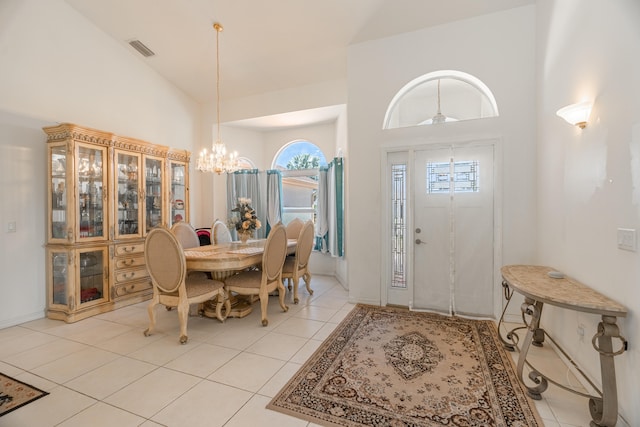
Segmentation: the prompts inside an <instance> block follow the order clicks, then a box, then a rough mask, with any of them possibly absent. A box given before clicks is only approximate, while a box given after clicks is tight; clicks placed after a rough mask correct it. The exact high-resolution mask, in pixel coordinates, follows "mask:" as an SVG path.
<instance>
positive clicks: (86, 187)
mask: <svg viewBox="0 0 640 427" xmlns="http://www.w3.org/2000/svg"><path fill="white" fill-rule="evenodd" d="M106 151H107V150H106V148H103V147H96V146H92V145H84V144H78V148H77V153H76V164H77V166H76V167H77V171H78V186H77V191H78V193H77V201H78V203H77V209H78V211H77V212H76V215H77V216H76V218H77V224H78V229H77V231H76V235H77V236H78V241H83V240H101V239H105V238H106V231H107V230H106V227H105V226H104V224H105V217H106V215H105V212H106V211H105V205H106V204H105V201H106V194H105V190H106V186H105V182H106V173H104V170H103V165H106V163H107V162H106V161H105V156H106Z"/></svg>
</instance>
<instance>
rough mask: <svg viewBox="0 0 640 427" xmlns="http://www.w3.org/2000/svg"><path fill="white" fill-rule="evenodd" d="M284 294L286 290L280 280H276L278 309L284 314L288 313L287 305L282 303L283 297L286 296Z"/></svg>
mask: <svg viewBox="0 0 640 427" xmlns="http://www.w3.org/2000/svg"><path fill="white" fill-rule="evenodd" d="M294 283H295V282H294ZM286 294H287V290H286V289H285V287H284V283H282V280H278V302H280V307H282V311H284V312H285V313H286V312H287V311H289V307H287V305H286V304H285V303H284V297H285V296H286ZM296 304H297V301H296Z"/></svg>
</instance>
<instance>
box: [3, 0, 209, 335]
mask: <svg viewBox="0 0 640 427" xmlns="http://www.w3.org/2000/svg"><path fill="white" fill-rule="evenodd" d="M136 55H138V54H137V53H135V52H133V51H131V50H129V49H127V48H126V47H125V46H124V43H123V44H120V43H118V42H116V41H114V40H113V39H111V38H109V37H108V36H106V35H105V34H104V33H102V32H101V31H100V30H99V29H98V28H97V27H95V26H94V25H93V24H92V23H90V22H88V21H87V20H85V19H84V18H83V17H81V16H80V15H79V14H78V13H77V12H76V11H75V10H74V9H72V8H71V7H70V6H69V5H67V4H66V3H65V2H64V1H61V0H47V1H41V0H2V2H0V64H2V65H1V66H0V94H1V95H0V162H1V165H0V166H1V167H0V200H2V203H1V208H0V234H1V235H2V239H0V258H1V259H0V268H1V271H2V279H0V295H2V298H0V328H2V327H4V326H8V325H12V324H17V323H20V322H23V321H25V320H29V319H34V318H38V317H42V316H43V315H44V308H45V273H44V270H45V261H44V243H45V242H44V239H45V235H46V232H45V217H46V209H45V202H46V183H47V178H46V176H45V175H46V170H47V167H46V160H45V157H46V145H45V140H46V138H45V134H44V132H42V130H41V128H42V126H45V125H52V124H55V123H56V122H71V123H76V124H78V125H81V126H88V127H92V128H96V129H101V130H105V131H109V132H113V133H115V134H117V135H122V136H129V137H133V138H139V139H142V140H146V141H150V142H153V143H157V144H163V145H168V146H171V147H176V148H183V149H187V150H191V151H192V150H193V149H194V148H193V147H194V146H198V145H199V144H197V141H198V137H199V129H200V106H199V105H198V104H196V103H195V102H193V101H191V100H190V99H189V98H188V97H187V96H185V95H184V93H182V92H181V91H179V90H177V89H176V88H175V87H174V86H172V85H170V84H168V83H167V82H166V81H165V80H163V79H162V78H161V77H160V76H158V75H157V74H156V73H155V72H153V71H151V70H150V69H149V68H148V67H147V66H146V65H145V63H144V61H143V60H142V59H139V58H138V57H137V56H136ZM192 164H193V162H192ZM191 173H192V175H193V171H192V172H191ZM191 187H192V190H193V191H194V192H195V194H197V193H198V191H199V189H198V180H197V179H195V180H192V185H191ZM192 202H193V195H192ZM11 221H16V225H17V232H16V233H6V230H7V223H8V222H11Z"/></svg>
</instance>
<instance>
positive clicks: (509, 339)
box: [498, 265, 627, 427]
mask: <svg viewBox="0 0 640 427" xmlns="http://www.w3.org/2000/svg"><path fill="white" fill-rule="evenodd" d="M501 273H502V279H503V282H502V286H503V288H504V291H505V298H506V299H507V304H506V305H505V308H504V310H503V312H502V316H500V321H499V322H498V329H499V330H500V324H501V323H502V321H503V318H504V313H505V312H506V309H507V306H508V305H509V302H510V301H511V297H512V296H513V292H514V291H515V292H518V293H519V294H522V295H523V296H524V303H523V304H522V305H521V310H522V319H523V322H524V324H525V325H526V326H524V327H516V328H514V329H512V330H511V331H509V332H508V333H507V336H506V339H505V338H503V337H502V334H500V339H501V340H502V342H503V344H504V346H505V347H506V348H507V349H508V350H510V351H513V350H515V349H516V347H517V345H518V341H519V339H518V335H517V334H516V330H518V329H525V328H526V329H527V334H526V336H525V338H524V341H523V342H522V348H520V355H519V356H518V365H517V373H518V378H519V379H520V381H521V382H522V384H523V385H524V386H525V387H526V389H527V393H528V394H529V396H530V397H531V398H533V399H537V400H539V399H541V393H542V392H544V391H545V390H546V389H547V387H548V382H551V383H553V384H555V385H556V386H558V387H561V388H563V389H565V390H567V391H570V392H572V393H576V394H579V395H581V396H584V397H587V398H588V399H589V411H590V413H591V418H592V421H591V426H592V427H595V426H607V427H612V426H615V424H616V422H617V419H618V395H617V387H616V373H615V364H614V360H613V358H614V356H617V355H619V354H622V353H623V352H624V351H625V350H626V348H627V341H626V340H625V338H624V337H623V336H622V335H620V333H619V329H618V325H617V324H616V319H617V318H618V317H625V316H626V315H627V310H626V308H625V307H624V306H622V305H621V304H619V303H617V302H616V301H613V300H611V299H609V298H607V297H606V296H604V295H602V294H600V293H599V292H596V291H595V290H593V289H591V288H589V287H588V286H586V285H583V284H582V283H579V282H577V281H576V280H573V279H571V278H568V277H562V276H563V275H561V274H560V275H558V274H555V273H557V272H555V271H554V269H552V268H549V267H544V266H533V265H507V266H504V267H502V269H501ZM549 273H551V275H550V274H549ZM554 274H555V275H556V276H561V277H551V276H553V275H554ZM544 304H551V305H554V306H557V307H563V308H567V309H570V310H576V311H581V312H585V313H593V314H599V315H601V316H602V321H601V322H600V323H599V324H598V330H597V332H596V334H595V335H594V336H593V339H592V340H591V343H592V345H593V348H595V350H596V351H597V352H598V353H600V373H601V377H602V391H600V390H599V389H598V387H596V386H595V385H594V384H593V383H592V382H591V381H589V379H588V378H587V377H586V376H585V375H584V373H583V372H582V371H581V370H580V369H579V368H578V367H577V366H576V368H578V372H579V373H580V374H582V375H583V376H584V378H585V379H586V380H587V381H589V383H590V384H591V385H592V386H593V388H594V389H595V390H596V391H597V393H598V396H592V395H590V394H585V393H583V392H581V391H578V390H574V389H572V388H570V387H566V386H564V385H562V384H559V383H558V382H556V381H553V380H552V379H551V378H549V377H546V376H545V375H543V374H542V373H540V372H539V371H537V370H536V369H535V368H534V367H533V366H532V365H531V364H530V363H529V362H527V360H526V359H527V353H528V352H529V348H530V346H531V345H535V346H542V343H543V342H544V338H545V336H547V337H549V336H548V335H547V334H546V332H545V331H544V330H543V329H542V328H540V317H541V315H542V307H543V305H544ZM526 316H529V320H528V322H527V317H526ZM612 338H618V339H619V340H620V348H618V349H617V350H614V349H613V343H612ZM549 339H550V340H552V338H551V337H549ZM552 341H553V340H552ZM554 344H555V345H556V346H557V347H558V349H559V350H560V351H561V352H562V353H563V354H564V355H565V356H567V357H568V355H567V353H565V351H564V350H563V349H562V348H561V347H560V346H558V344H557V343H555V341H554ZM568 358H569V357H568ZM569 359H570V360H571V358H569ZM572 363H573V362H572ZM525 364H526V365H527V366H529V368H530V369H531V372H530V373H529V375H528V376H529V379H530V380H531V381H532V382H533V383H534V384H535V386H530V385H527V384H526V383H525V381H524V377H523V369H524V366H525Z"/></svg>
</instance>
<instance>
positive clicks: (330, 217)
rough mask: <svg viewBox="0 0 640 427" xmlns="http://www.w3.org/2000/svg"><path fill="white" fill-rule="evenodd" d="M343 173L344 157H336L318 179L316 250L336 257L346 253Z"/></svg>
mask: <svg viewBox="0 0 640 427" xmlns="http://www.w3.org/2000/svg"><path fill="white" fill-rule="evenodd" d="M343 174H344V172H343V159H342V158H341V157H336V158H335V159H333V160H332V161H331V162H330V163H329V165H328V166H327V167H326V168H320V172H319V180H318V198H317V201H318V216H317V219H316V230H315V234H316V250H318V251H321V252H328V253H329V254H331V256H335V257H341V256H342V255H343V253H344V251H343V224H344V189H343V182H344V181H343V179H344V178H343Z"/></svg>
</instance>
